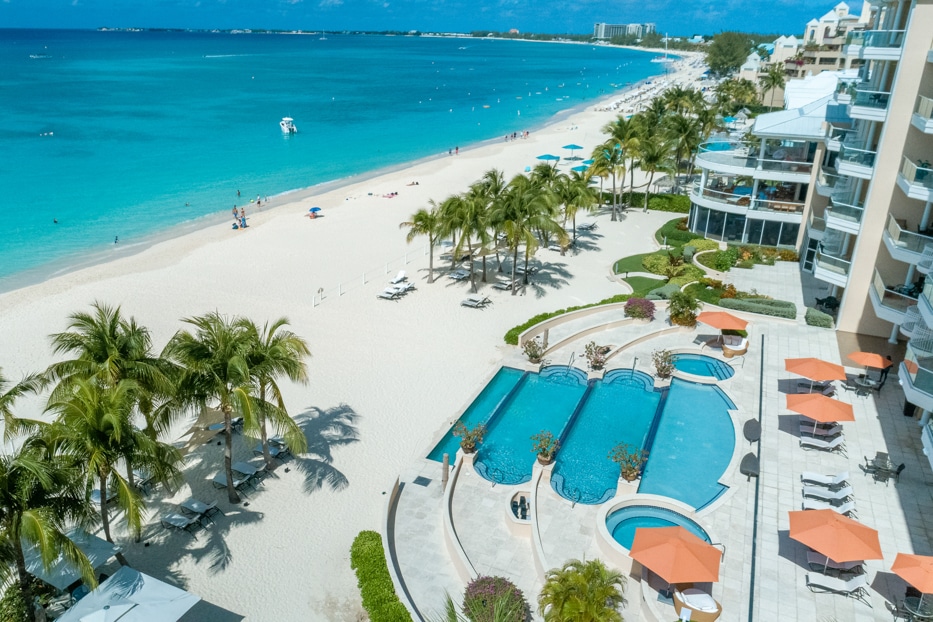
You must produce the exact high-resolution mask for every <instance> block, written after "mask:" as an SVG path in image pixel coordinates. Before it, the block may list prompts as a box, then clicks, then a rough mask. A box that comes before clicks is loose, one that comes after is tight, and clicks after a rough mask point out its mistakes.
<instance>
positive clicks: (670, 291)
mask: <svg viewBox="0 0 933 622" xmlns="http://www.w3.org/2000/svg"><path fill="white" fill-rule="evenodd" d="M679 291H680V286H679V285H674V284H672V283H668V284H667V285H665V286H664V287H659V288H657V289H653V290H651V291H650V292H648V296H645V297H646V298H648V300H670V298H671V296H672V295H674V293H676V292H679ZM651 296H657V298H651Z"/></svg>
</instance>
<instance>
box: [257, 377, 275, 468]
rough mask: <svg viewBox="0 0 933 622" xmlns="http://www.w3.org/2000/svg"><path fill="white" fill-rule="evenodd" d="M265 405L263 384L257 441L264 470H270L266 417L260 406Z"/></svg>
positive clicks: (261, 387) (263, 387) (260, 394)
mask: <svg viewBox="0 0 933 622" xmlns="http://www.w3.org/2000/svg"><path fill="white" fill-rule="evenodd" d="M265 403H266V385H265V384H264V383H263V384H262V386H260V388H259V404H260V406H259V409H258V412H257V415H258V416H259V440H260V441H261V442H262V459H263V460H264V461H265V463H266V468H267V469H271V468H272V466H273V465H272V454H270V453H269V437H268V434H267V433H266V415H265V413H264V412H263V411H262V406H263V405H264V404H265Z"/></svg>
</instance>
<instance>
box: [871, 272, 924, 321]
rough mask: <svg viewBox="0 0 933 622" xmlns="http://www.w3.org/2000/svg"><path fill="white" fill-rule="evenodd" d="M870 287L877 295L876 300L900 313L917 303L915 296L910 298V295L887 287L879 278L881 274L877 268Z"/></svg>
mask: <svg viewBox="0 0 933 622" xmlns="http://www.w3.org/2000/svg"><path fill="white" fill-rule="evenodd" d="M871 287H872V289H874V290H875V294H876V295H877V296H878V300H879V302H881V306H883V307H888V308H889V309H893V310H895V311H898V312H900V313H906V312H907V307H910V306H912V305H915V304H917V299H916V298H911V297H910V296H907V295H905V294H902V293H900V292H897V291H895V290H894V289H893V288H890V287H887V286H886V285H885V284H884V279H882V278H881V274H880V273H879V272H878V268H875V275H874V278H873V279H872V281H871Z"/></svg>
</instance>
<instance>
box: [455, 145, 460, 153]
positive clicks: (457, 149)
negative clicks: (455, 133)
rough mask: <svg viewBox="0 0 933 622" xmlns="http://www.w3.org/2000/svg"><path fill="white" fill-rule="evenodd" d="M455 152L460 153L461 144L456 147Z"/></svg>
mask: <svg viewBox="0 0 933 622" xmlns="http://www.w3.org/2000/svg"><path fill="white" fill-rule="evenodd" d="M454 154H456V155H460V147H459V146H457V147H454Z"/></svg>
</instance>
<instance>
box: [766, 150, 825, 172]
mask: <svg viewBox="0 0 933 622" xmlns="http://www.w3.org/2000/svg"><path fill="white" fill-rule="evenodd" d="M775 153H777V152H775ZM759 168H761V170H763V171H791V172H795V173H807V174H808V175H809V174H810V169H812V168H813V164H812V163H810V162H806V161H801V160H795V159H793V158H792V156H790V155H788V156H786V157H785V158H782V159H764V160H760V161H759Z"/></svg>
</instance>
